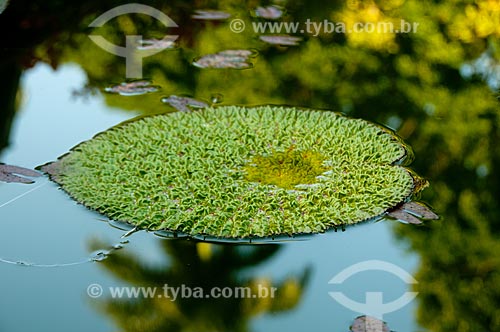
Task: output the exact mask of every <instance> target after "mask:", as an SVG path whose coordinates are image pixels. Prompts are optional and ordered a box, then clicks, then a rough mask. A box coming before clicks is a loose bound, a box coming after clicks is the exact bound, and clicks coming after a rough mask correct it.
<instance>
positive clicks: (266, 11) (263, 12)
mask: <svg viewBox="0 0 500 332" xmlns="http://www.w3.org/2000/svg"><path fill="white" fill-rule="evenodd" d="M283 14H284V12H283V9H281V8H280V7H278V6H267V7H257V8H256V9H255V16H257V17H262V18H267V19H272V20H275V19H278V18H280V17H281V16H283Z"/></svg>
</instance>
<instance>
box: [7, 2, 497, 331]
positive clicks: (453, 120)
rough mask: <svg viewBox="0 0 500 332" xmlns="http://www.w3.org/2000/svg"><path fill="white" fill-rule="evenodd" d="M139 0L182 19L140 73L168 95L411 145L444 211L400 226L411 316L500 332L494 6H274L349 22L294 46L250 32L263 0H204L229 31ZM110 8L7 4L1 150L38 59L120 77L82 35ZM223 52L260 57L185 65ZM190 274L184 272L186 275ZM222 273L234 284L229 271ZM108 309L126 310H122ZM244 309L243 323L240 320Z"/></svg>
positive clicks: (130, 30)
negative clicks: (358, 126)
mask: <svg viewBox="0 0 500 332" xmlns="http://www.w3.org/2000/svg"><path fill="white" fill-rule="evenodd" d="M147 3H148V4H150V5H151V6H154V7H155V8H158V9H161V10H162V11H164V12H165V13H167V14H168V15H169V16H170V17H171V18H172V19H173V20H174V21H175V22H176V23H177V24H178V25H179V28H178V29H177V30H176V33H178V34H179V36H180V37H179V39H178V40H177V42H178V48H175V49H172V50H166V51H164V52H161V53H158V54H156V55H154V56H151V57H148V58H145V59H144V68H143V69H144V77H146V78H148V79H150V80H152V81H153V82H154V84H155V85H159V86H161V87H162V93H164V94H165V95H167V96H169V95H174V96H183V95H187V96H191V97H193V98H194V99H196V100H210V98H211V96H213V95H214V94H221V95H224V103H226V104H242V105H249V104H268V103H275V104H288V105H302V106H308V107H312V108H329V109H334V110H337V111H342V112H345V113H349V115H352V116H355V117H362V118H365V119H368V120H372V121H376V122H379V123H384V124H388V125H390V126H392V127H393V128H394V129H396V130H397V132H398V134H399V135H400V136H402V137H403V138H405V140H406V141H407V142H408V143H409V144H410V145H411V146H412V147H413V149H414V152H415V154H416V160H415V162H414V163H413V167H414V168H415V170H416V171H417V173H419V174H421V175H422V176H424V177H425V178H427V179H429V181H430V183H431V186H430V188H429V189H427V190H426V191H425V192H424V194H423V197H422V199H424V200H425V201H427V202H428V203H429V204H430V205H431V206H432V207H433V208H435V209H436V210H437V211H438V213H439V214H440V215H441V216H443V218H442V220H441V221H440V222H435V223H432V224H431V225H429V226H425V227H420V228H417V229H416V228H408V227H405V225H401V226H397V227H396V231H397V233H398V234H399V235H400V237H401V238H402V239H403V241H406V242H407V243H409V244H410V245H411V248H412V250H413V251H414V252H418V253H419V254H420V255H421V260H422V261H421V264H420V268H419V273H418V274H417V276H416V279H417V280H419V284H418V286H417V287H418V291H419V292H420V295H419V297H418V298H417V301H419V311H418V314H417V315H418V321H419V323H420V324H421V325H422V326H423V327H426V328H430V329H432V331H438V332H440V331H460V332H462V331H465V332H468V331H497V330H500V321H499V319H498V317H500V314H499V312H498V309H497V308H499V307H500V305H499V303H500V301H499V298H500V286H499V285H500V280H499V278H500V277H499V275H500V273H499V270H500V261H499V259H498V255H495V253H497V252H499V249H500V248H499V247H500V241H499V240H498V235H499V226H498V225H499V224H498V223H499V220H500V209H499V201H498V200H499V197H500V192H499V190H500V189H499V188H500V179H499V175H498V174H499V171H500V170H499V166H500V160H499V159H500V150H499V149H500V147H499V145H498V143H497V142H498V141H499V138H500V137H499V135H500V133H499V117H498V102H497V100H496V99H495V92H492V90H491V88H493V89H495V88H498V86H497V85H496V83H495V82H494V81H492V79H493V78H496V76H498V75H497V68H496V66H497V65H496V64H497V62H498V59H499V55H498V51H497V50H498V47H499V44H500V43H499V40H498V37H499V36H500V32H499V29H498V26H500V25H499V24H498V22H499V21H500V9H499V5H498V2H496V1H488V0H478V1H475V2H469V1H459V0H449V1H426V2H421V1H418V0H406V1H398V0H390V1H350V0H349V1H336V2H334V3H332V4H326V3H325V2H324V1H309V2H299V1H293V0H292V1H287V2H283V3H281V2H280V4H283V6H284V10H286V15H284V17H282V18H280V19H278V21H276V22H280V21H279V20H286V21H297V22H306V20H307V19H311V20H313V21H316V22H323V21H324V20H325V19H326V20H331V21H336V22H341V21H342V22H345V24H346V28H347V31H346V32H340V33H329V32H325V31H324V30H323V31H319V33H318V35H317V36H313V35H311V34H307V33H304V34H295V35H297V37H301V38H303V40H302V42H301V43H300V44H299V45H297V46H294V47H281V46H279V47H278V46H271V45H266V44H263V43H262V42H261V41H260V40H259V39H258V36H259V34H258V33H255V32H254V31H252V29H251V28H250V27H251V26H252V25H251V23H252V22H254V21H256V20H263V19H262V18H260V17H259V18H256V17H255V12H254V11H255V9H256V8H257V7H259V6H261V7H262V8H269V7H265V6H266V4H258V3H255V5H253V6H251V7H249V8H247V7H245V5H244V4H243V3H241V2H237V1H231V0H224V1H219V2H217V3H213V5H214V6H213V7H214V8H217V9H220V10H223V11H224V12H227V13H229V14H231V15H233V16H234V17H236V16H237V17H238V18H241V19H242V20H243V21H244V22H245V23H246V27H247V28H246V29H245V31H243V32H241V33H239V34H235V33H233V32H231V30H230V29H229V26H228V22H229V21H230V20H231V18H226V21H224V20H216V21H210V20H208V21H205V20H204V21H195V20H193V19H192V18H191V15H193V13H195V10H196V9H198V8H195V7H197V6H195V4H189V3H185V2H180V1H173V2H172V1H169V2H168V3H165V2H160V1H147ZM116 4H117V2H114V1H106V2H97V1H87V2H85V4H84V5H83V4H82V5H81V6H79V5H71V6H68V5H64V4H63V3H62V2H59V1H44V2H39V3H37V5H32V4H31V3H29V2H28V1H25V0H18V1H13V2H10V4H9V6H8V7H7V9H6V10H5V12H3V13H2V14H1V16H0V28H2V31H9V32H10V35H9V36H7V37H6V40H4V42H3V44H4V46H6V47H8V49H4V50H2V51H3V52H4V53H3V54H2V57H1V59H0V72H1V74H2V81H3V82H4V86H3V88H2V89H0V97H1V98H0V103H1V108H2V112H0V146H2V147H4V146H6V145H7V142H8V138H9V131H10V124H11V121H12V118H13V117H14V115H15V114H16V113H15V112H16V109H17V104H18V103H17V102H18V84H19V78H20V75H21V73H22V71H24V70H29V68H30V67H31V66H33V65H34V64H35V63H36V62H39V61H43V62H45V63H48V64H50V65H51V66H52V67H54V68H57V67H58V66H60V65H61V64H64V63H76V64H78V65H79V66H80V67H81V68H82V69H83V70H84V72H85V75H86V77H87V82H86V84H84V85H82V89H83V88H85V89H83V90H82V91H89V92H90V91H95V90H96V89H97V90H100V91H102V89H104V88H105V87H106V86H108V85H109V84H111V83H112V82H123V81H124V80H125V77H124V76H125V65H124V62H125V61H124V59H123V58H119V57H115V56H113V55H110V54H108V53H106V52H104V51H102V50H101V49H99V48H98V47H97V46H96V45H94V44H93V43H92V42H91V40H90V39H89V38H88V37H87V34H88V32H89V31H87V29H86V27H87V25H88V23H89V22H91V21H92V20H93V19H94V18H95V17H97V16H98V15H100V14H101V13H103V12H105V11H106V10H108V9H110V8H111V7H113V6H114V5H116ZM200 7H201V6H200ZM204 9H205V8H204ZM267 11H268V12H269V10H267ZM54 13H57V14H54ZM198 14H199V13H198ZM195 15H196V14H195ZM68 17H71V18H72V19H71V20H68ZM402 19H404V20H405V21H406V22H411V23H418V30H417V31H416V32H415V33H406V34H402V33H394V32H383V33H352V32H349V28H351V27H353V25H354V24H355V23H356V22H358V21H360V22H365V23H366V22H372V23H376V22H393V23H395V24H396V23H398V22H400V21H401V20H402ZM272 22H275V21H272ZM159 27H160V25H159V24H158V23H156V22H154V20H153V19H152V18H149V17H142V16H139V17H135V16H125V17H120V18H117V19H116V20H113V21H112V22H109V23H108V24H107V25H106V26H104V27H102V28H100V29H96V30H95V31H94V32H95V33H98V34H102V35H103V36H105V37H106V38H107V39H109V40H110V42H113V43H116V44H120V42H121V41H122V37H123V34H134V33H142V34H144V38H145V39H147V40H159V39H161V38H162V37H163V36H164V33H165V32H164V31H162V30H161V29H160V28H159ZM282 33H284V32H283V31H282ZM146 34H147V35H146ZM227 49H230V50H231V49H257V50H258V51H259V56H258V57H256V58H255V59H252V61H254V62H255V63H254V64H255V65H254V66H253V68H251V69H248V70H222V69H221V70H211V69H206V68H196V67H194V66H193V65H192V61H193V59H197V58H199V57H201V56H203V55H206V54H217V53H218V52H220V51H223V50H227ZM485 52H487V53H485ZM484 54H488V58H485V56H484ZM467 64H469V65H471V64H472V65H473V66H474V68H472V69H473V70H474V73H476V74H478V75H472V76H470V75H467V72H464V67H463V66H464V65H467ZM461 68H462V71H461V70H460V69H461ZM467 68H468V67H465V69H467ZM469 69H471V68H469ZM469 71H470V70H469ZM471 73H472V72H471ZM493 83H495V84H493ZM488 84H489V85H490V87H491V88H490V87H489V86H488ZM82 93H83V92H82ZM89 98H94V96H92V95H91V96H89ZM99 98H101V96H100V95H99ZM104 98H105V101H106V103H107V105H108V106H109V108H113V107H116V108H120V109H123V110H130V111H140V112H141V113H159V112H163V111H165V108H164V105H163V104H162V103H161V98H162V95H161V94H159V93H150V94H147V95H142V96H133V97H123V96H120V95H112V94H106V95H104ZM170 110H171V111H174V109H173V108H172V109H170ZM41 111H42V112H43V111H44V110H41ZM96 121H97V120H96ZM71 145H72V144H69V146H71ZM56 155H58V153H55V154H54V156H56ZM54 156H52V157H54ZM50 159H51V157H47V160H50ZM47 160H46V161H47ZM42 162H43V161H42ZM24 166H27V165H24ZM312 241H315V239H313V240H312ZM333 245H334V244H332V246H333ZM169 246H173V247H174V246H185V247H186V248H184V249H185V250H187V252H189V253H190V254H189V255H192V256H190V257H191V260H195V261H196V260H198V261H196V262H197V263H196V264H199V267H201V266H202V265H203V264H206V263H202V262H201V259H199V258H193V257H198V256H197V254H196V246H195V245H193V244H192V243H190V244H184V245H181V244H178V243H177V244H175V245H174V244H171V245H169ZM190 246H191V247H190ZM167 247H168V246H167V245H166V248H167ZM231 248H232V247H231ZM165 250H166V251H175V248H169V249H168V250H167V249H165ZM226 250H229V249H226ZM231 250H234V248H233V249H231ZM174 256H175V255H174ZM117 257H118V256H117ZM116 259H118V258H116ZM185 259H186V260H188V259H187V258H185ZM216 260H218V261H219V262H222V261H223V260H222V259H220V258H218V259H216ZM188 261H189V260H188ZM109 262H113V261H112V260H110V261H109ZM106 264H108V263H106ZM109 264H111V263H109ZM179 264H180V265H182V264H181V263H179ZM179 268H180V267H179ZM186 269H187V267H184V272H182V273H185V274H188V273H187V270H186ZM132 270H134V271H135V269H132ZM137 271H140V269H137ZM180 271H183V270H182V269H180ZM182 273H181V274H182ZM181 274H179V275H178V277H179V278H180V276H181ZM212 274H214V273H210V275H212ZM119 275H120V274H119ZM183 277H186V278H188V276H183ZM176 278H177V277H176ZM212 278H215V276H212ZM158 280H162V279H158ZM165 280H166V279H165ZM178 280H180V279H178ZM220 280H223V279H220ZM213 281H214V282H216V281H217V279H215V280H213ZM224 281H228V282H233V283H235V284H238V283H236V282H235V281H234V280H232V279H228V280H224ZM108 305H109V306H112V303H110V304H108ZM145 305H146V304H145ZM147 305H148V306H152V304H147ZM183 305H185V306H186V308H191V309H189V310H194V311H196V310H202V309H201V307H197V304H196V303H194V304H190V303H189V301H188V302H186V304H183ZM235 307H236V306H235ZM152 308H154V310H160V309H158V308H157V307H154V306H152ZM220 308H222V307H221V306H217V305H215V306H214V308H213V309H212V308H205V309H203V310H208V311H207V313H215V312H216V311H215V310H222V309H220ZM238 308H239V307H238ZM231 309H233V310H236V309H234V308H231ZM186 310H188V309H186ZM210 310H214V311H210ZM117 312H120V314H122V315H123V313H124V312H127V311H126V310H125V309H123V310H122V311H117ZM154 312H157V311H154ZM217 313H218V311H217ZM120 314H116V317H121V316H119V315H120ZM238 314H239V315H243V314H242V312H238ZM179 317H180V316H179ZM223 317H225V316H224V315H223ZM241 317H247V320H248V317H249V316H244V315H243V316H241ZM196 321H197V320H196V319H194V320H193V323H194V322H196ZM207 321H208V319H207ZM221 324H222V323H221ZM228 324H229V323H228ZM234 324H235V323H234ZM390 325H391V324H390ZM179 326H180V325H179ZM204 326H206V325H204ZM218 326H221V327H226V326H233V327H235V328H237V327H239V326H237V325H218ZM391 326H392V325H391Z"/></svg>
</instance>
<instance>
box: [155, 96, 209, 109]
mask: <svg viewBox="0 0 500 332" xmlns="http://www.w3.org/2000/svg"><path fill="white" fill-rule="evenodd" d="M161 101H162V102H163V103H165V104H169V105H170V106H172V107H173V108H175V109H176V110H178V111H180V112H191V109H190V108H189V106H190V107H194V108H205V107H208V104H206V103H204V102H202V101H199V100H196V99H193V98H189V97H179V96H175V95H171V96H169V97H167V98H162V100H161Z"/></svg>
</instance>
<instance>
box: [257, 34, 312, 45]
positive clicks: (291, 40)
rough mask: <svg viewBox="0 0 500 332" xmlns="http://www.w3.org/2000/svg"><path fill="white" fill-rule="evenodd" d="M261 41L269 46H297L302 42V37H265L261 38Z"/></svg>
mask: <svg viewBox="0 0 500 332" xmlns="http://www.w3.org/2000/svg"><path fill="white" fill-rule="evenodd" d="M259 39H260V40H262V41H263V42H266V43H268V44H273V45H283V46H296V45H298V44H299V42H300V41H302V38H301V37H294V36H290V35H264V36H259Z"/></svg>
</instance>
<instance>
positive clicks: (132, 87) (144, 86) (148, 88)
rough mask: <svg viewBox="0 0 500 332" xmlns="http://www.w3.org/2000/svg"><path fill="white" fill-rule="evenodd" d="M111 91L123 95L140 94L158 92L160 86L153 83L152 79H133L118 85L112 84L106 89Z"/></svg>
mask: <svg viewBox="0 0 500 332" xmlns="http://www.w3.org/2000/svg"><path fill="white" fill-rule="evenodd" d="M104 90H105V91H106V92H109V93H116V94H119V95H122V96H138V95H143V94H146V93H151V92H157V91H159V90H160V87H159V86H157V85H151V82H150V81H144V80H143V81H133V82H123V83H120V84H117V85H112V86H109V87H107V88H105V89H104Z"/></svg>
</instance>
